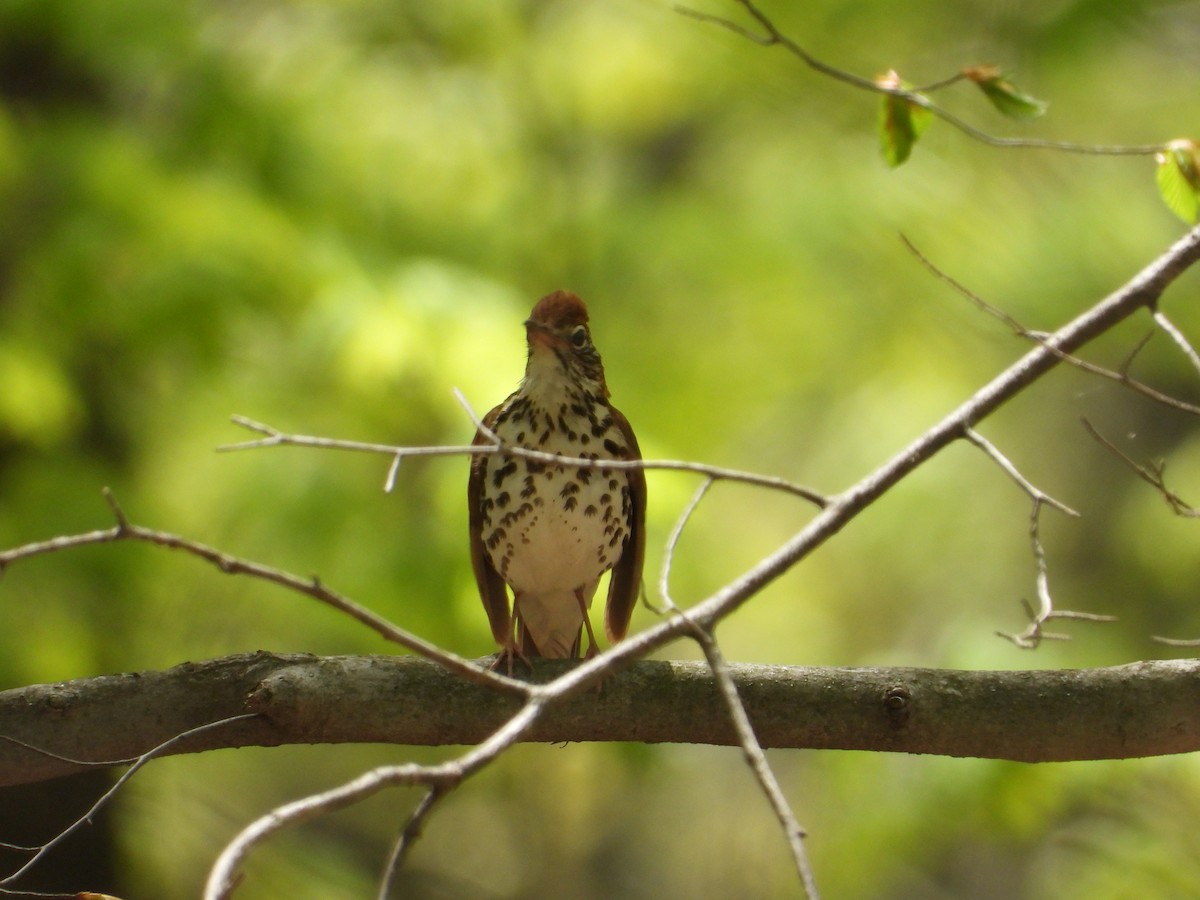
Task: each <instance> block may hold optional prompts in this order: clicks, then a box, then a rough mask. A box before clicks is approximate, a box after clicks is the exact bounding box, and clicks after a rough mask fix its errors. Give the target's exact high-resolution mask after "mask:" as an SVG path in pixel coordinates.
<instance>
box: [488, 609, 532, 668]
mask: <svg viewBox="0 0 1200 900" xmlns="http://www.w3.org/2000/svg"><path fill="white" fill-rule="evenodd" d="M512 624H513V627H512V629H511V630H510V631H509V633H508V639H507V640H506V641H505V642H504V644H503V645H502V646H501V647H500V652H499V653H497V654H496V658H495V659H494V660H492V664H491V665H490V666H488V668H489V669H491V670H492V671H496V670H498V669H499V668H500V665H501V664H502V663H503V664H504V665H505V666H506V667H507V669H508V675H509V677H510V678H511V677H512V673H513V659H514V658H515V659H519V660H521V662H523V663H524V664H525V668H526V669H528V670H529V671H531V672H532V671H533V663H531V662H530V661H529V657H528V656H526V655H525V651H524V650H523V649H521V644H522V643H523V641H522V639H521V637H518V635H520V636H524V634H525V623H524V622H522V621H521V611H520V608H519V607H518V604H517V598H516V597H514V598H513V623H512Z"/></svg>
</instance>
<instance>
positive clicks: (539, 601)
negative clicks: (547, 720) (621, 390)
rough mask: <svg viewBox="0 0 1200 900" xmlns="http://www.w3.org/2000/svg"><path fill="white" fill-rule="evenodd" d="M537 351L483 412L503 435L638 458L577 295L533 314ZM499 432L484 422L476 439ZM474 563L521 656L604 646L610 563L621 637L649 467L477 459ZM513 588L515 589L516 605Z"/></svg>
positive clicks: (566, 655) (612, 619)
mask: <svg viewBox="0 0 1200 900" xmlns="http://www.w3.org/2000/svg"><path fill="white" fill-rule="evenodd" d="M525 336H526V343H527V348H528V356H527V359H526V363H525V376H524V378H523V379H522V380H521V383H520V385H519V386H518V387H517V389H516V390H515V391H514V392H513V393H512V394H510V395H509V396H508V397H507V398H506V399H505V400H504V401H503V402H502V403H500V404H499V405H498V406H496V407H495V408H494V409H492V410H491V411H490V412H489V413H488V414H487V415H486V416H484V417H483V420H482V424H483V426H484V427H485V428H486V429H487V430H488V431H490V432H491V434H492V435H495V438H496V439H498V440H499V442H500V444H501V446H507V447H524V448H527V449H530V450H538V451H542V452H545V453H553V454H557V455H560V456H565V457H576V458H579V457H582V458H585V459H590V460H639V459H641V458H642V454H641V450H640V448H639V447H638V442H637V438H636V437H635V436H634V433H633V429H632V428H631V427H630V425H629V420H628V419H626V418H625V416H624V415H622V414H621V412H620V411H618V410H617V409H616V407H614V406H613V405H612V404H611V403H610V402H609V390H608V385H607V383H606V382H605V380H604V365H603V363H602V362H601V360H600V354H599V352H598V351H597V350H596V347H595V345H594V344H593V343H592V336H591V332H590V331H589V329H588V311H587V306H586V305H585V304H584V302H583V300H581V299H580V298H579V297H578V296H577V295H575V294H573V293H571V292H570V291H564V290H559V291H555V292H553V293H551V294H547V295H546V296H545V297H543V298H542V299H540V300H539V301H538V302H537V303H536V304H535V305H534V307H533V311H532V312H531V313H530V315H529V318H528V319H526V320H525ZM494 443H495V442H494V440H493V439H492V437H491V436H490V435H488V434H487V433H485V432H484V431H483V430H477V431H476V434H475V438H474V441H473V446H482V445H492V444H494ZM467 503H468V514H469V525H470V542H471V565H472V569H473V570H474V573H475V581H476V584H477V586H478V588H479V596H480V599H481V600H482V601H483V607H484V609H485V610H486V612H487V616H488V621H489V623H490V625H491V630H492V636H493V637H494V638H495V640H496V642H497V643H498V644H499V645H500V652H499V654H498V655H497V656H496V659H495V660H494V661H493V663H492V667H493V668H498V667H499V666H500V665H501V664H502V663H507V666H508V671H509V674H511V673H512V667H513V659H514V657H518V658H520V659H521V660H522V661H523V662H524V663H525V664H526V665H527V666H528V665H530V658H531V657H545V658H551V659H577V658H578V657H579V651H580V649H581V646H580V645H581V643H582V637H583V632H584V630H586V631H587V636H588V648H587V652H586V658H590V657H592V656H594V655H595V654H596V653H597V652H598V649H597V644H596V636H595V633H594V632H593V630H592V625H591V622H590V620H589V617H588V610H589V608H590V606H591V603H592V597H593V595H594V594H595V592H596V588H597V586H598V584H599V581H600V577H601V576H602V575H603V574H604V573H605V572H606V571H608V570H609V569H611V570H612V575H611V577H610V579H609V584H608V598H607V602H606V604H605V611H604V626H605V634H606V636H607V638H608V640H609V642H610V643H616V642H618V641H620V640H622V639H624V637H625V635H626V633H627V631H628V629H629V620H630V617H631V616H632V614H633V608H634V606H635V605H636V603H637V600H638V597H639V596H640V593H641V586H642V563H643V559H644V557H645V546H646V528H645V521H646V474H645V471H644V470H643V469H642V468H640V467H630V468H624V467H622V468H609V467H604V466H600V467H580V466H570V465H557V464H554V463H549V462H544V461H538V460H533V459H529V458H521V457H519V456H513V455H506V454H503V453H489V454H476V455H473V456H472V458H471V473H470V478H469V480H468V484H467ZM507 588H512V594H513V598H512V607H511V609H510V607H509V601H508V592H507Z"/></svg>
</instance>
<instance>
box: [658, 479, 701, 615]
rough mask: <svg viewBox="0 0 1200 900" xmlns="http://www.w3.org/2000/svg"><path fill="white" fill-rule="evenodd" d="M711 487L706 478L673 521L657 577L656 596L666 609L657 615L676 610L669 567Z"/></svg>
mask: <svg viewBox="0 0 1200 900" xmlns="http://www.w3.org/2000/svg"><path fill="white" fill-rule="evenodd" d="M712 486H713V480H712V479H711V478H706V479H704V481H703V482H702V483H701V485H700V487H698V488H696V493H695V494H693V495H692V499H691V500H690V501H689V502H688V505H687V506H686V507H685V508H684V510H683V512H682V513H680V515H679V518H678V519H677V520H676V521H675V526H674V527H673V528H672V529H671V534H670V535H669V536H668V537H667V545H666V549H665V550H664V551H663V561H662V569H661V570H660V571H659V575H658V596H659V597H661V598H662V600H663V603H664V606H665V607H666V608H665V609H657V608H655V612H658V613H659V614H661V613H663V612H666V610H667V609H672V610H677V609H678V607H677V606H676V605H675V601H674V600H672V599H671V566H672V564H673V563H674V561H675V547H676V546H677V545H678V544H679V538H680V537H681V536H682V535H683V529H684V528H685V527H687V523H688V522H689V521H690V520H691V518H692V513H694V512H695V511H696V507H697V506H699V505H700V501H701V500H703V499H704V495H705V494H707V493H708V489H709V488H710V487H712Z"/></svg>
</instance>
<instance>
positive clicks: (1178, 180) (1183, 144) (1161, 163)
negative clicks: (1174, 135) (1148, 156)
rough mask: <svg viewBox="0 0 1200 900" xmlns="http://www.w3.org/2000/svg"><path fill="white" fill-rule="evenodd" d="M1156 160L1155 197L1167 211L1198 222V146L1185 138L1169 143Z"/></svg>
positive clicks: (1186, 220) (1199, 155)
mask: <svg viewBox="0 0 1200 900" xmlns="http://www.w3.org/2000/svg"><path fill="white" fill-rule="evenodd" d="M1157 160H1158V171H1157V172H1156V173H1155V176H1154V177H1155V180H1156V181H1157V182H1158V193H1159V196H1161V197H1162V198H1163V202H1164V203H1166V204H1167V206H1168V208H1170V210H1171V212H1173V213H1175V215H1177V216H1179V218H1181V219H1183V221H1184V222H1186V223H1187V224H1188V225H1195V224H1196V222H1197V221H1198V220H1200V147H1198V146H1197V144H1196V142H1195V141H1190V140H1186V139H1181V140H1176V141H1171V142H1170V143H1169V144H1167V147H1166V149H1165V150H1164V151H1163V152H1162V153H1159V154H1158V156H1157Z"/></svg>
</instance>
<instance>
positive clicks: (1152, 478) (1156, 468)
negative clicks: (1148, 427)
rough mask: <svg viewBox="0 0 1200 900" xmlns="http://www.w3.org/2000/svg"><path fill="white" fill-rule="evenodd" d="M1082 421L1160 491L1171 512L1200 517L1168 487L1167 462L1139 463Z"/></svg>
mask: <svg viewBox="0 0 1200 900" xmlns="http://www.w3.org/2000/svg"><path fill="white" fill-rule="evenodd" d="M1080 421H1081V422H1082V423H1083V427H1084V428H1085V429H1087V432H1088V434H1090V435H1091V436H1092V437H1093V438H1095V439H1096V440H1097V441H1098V442H1099V443H1100V444H1101V445H1103V446H1104V447H1106V448H1107V449H1108V450H1109V451H1110V452H1111V453H1112V454H1113V455H1114V456H1116V457H1117V459H1119V460H1121V462H1123V463H1125V465H1127V466H1128V467H1129V468H1130V469H1132V470H1133V471H1134V473H1135V474H1136V475H1137V476H1138V478H1140V479H1142V481H1144V482H1146V483H1147V484H1148V485H1150V486H1151V487H1152V488H1154V489H1155V490H1156V491H1158V493H1159V496H1161V497H1162V498H1163V500H1165V501H1166V503H1167V505H1168V506H1169V507H1171V512H1173V513H1175V515H1177V516H1182V517H1184V518H1188V519H1195V518H1200V510H1197V509H1196V508H1195V507H1193V506H1192V505H1191V504H1189V503H1188V502H1186V501H1185V500H1183V499H1182V498H1181V497H1180V496H1179V495H1178V494H1176V493H1175V492H1174V491H1172V490H1170V489H1169V488H1168V487H1167V485H1166V482H1165V481H1164V480H1163V473H1164V472H1166V469H1167V466H1166V463H1164V462H1161V461H1156V462H1151V463H1150V464H1149V465H1148V466H1142V465H1139V464H1138V463H1136V462H1134V461H1133V459H1131V458H1130V457H1129V455H1128V454H1126V453H1125V452H1124V451H1122V450H1121V449H1120V448H1119V447H1118V446H1117V445H1116V444H1114V443H1113V442H1112V441H1110V440H1109V439H1108V438H1106V437H1105V436H1104V435H1102V434H1101V433H1100V432H1099V431H1098V430H1096V427H1095V426H1094V425H1092V423H1091V422H1089V421H1088V420H1087V419H1080Z"/></svg>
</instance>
